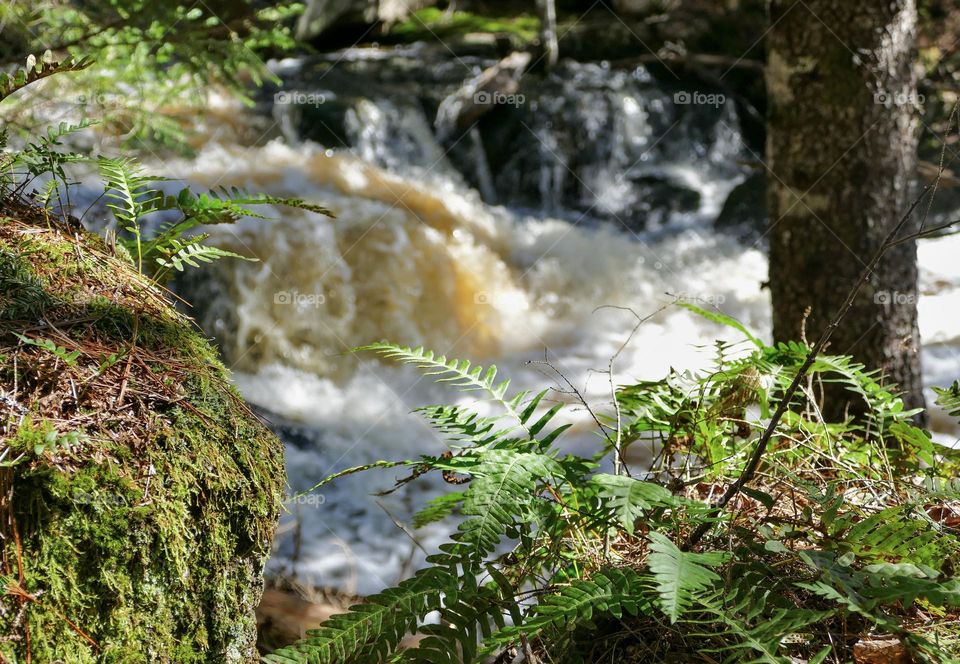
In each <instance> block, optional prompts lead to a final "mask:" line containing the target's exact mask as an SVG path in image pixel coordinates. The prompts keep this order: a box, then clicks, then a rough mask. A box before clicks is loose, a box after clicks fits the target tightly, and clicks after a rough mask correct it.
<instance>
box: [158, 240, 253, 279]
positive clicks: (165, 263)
mask: <svg viewBox="0 0 960 664" xmlns="http://www.w3.org/2000/svg"><path fill="white" fill-rule="evenodd" d="M206 237H207V236H205V235H204V236H200V237H199V239H198V238H197V237H194V238H191V239H190V240H189V241H188V242H181V241H180V240H171V241H170V244H169V246H167V247H164V248H163V249H162V253H164V254H167V255H166V256H158V257H157V258H156V259H155V260H156V261H157V264H158V265H160V266H161V267H165V268H173V269H175V270H177V271H178V272H183V266H184V265H189V266H191V267H200V265H199V263H197V261H203V262H204V263H212V262H213V261H215V260H219V259H221V258H240V259H242V260H245V261H256V259H255V258H250V257H248V256H241V255H240V254H235V253H233V252H232V251H226V250H225V249H220V248H218V247H212V246H208V245H204V244H201V242H202V240H204V239H206Z"/></svg>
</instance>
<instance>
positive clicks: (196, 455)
mask: <svg viewBox="0 0 960 664" xmlns="http://www.w3.org/2000/svg"><path fill="white" fill-rule="evenodd" d="M5 210H6V214H7V215H8V216H7V217H6V218H4V219H3V220H2V221H0V353H2V354H3V356H4V358H5V361H4V362H3V364H2V365H0V393H2V394H3V395H4V399H5V401H4V405H5V407H4V411H3V418H2V419H0V439H2V440H3V441H4V442H3V443H2V444H0V450H2V457H3V461H4V464H3V466H4V467H3V468H0V474H4V475H3V476H2V477H0V483H3V485H4V486H5V487H8V489H5V490H10V491H11V493H10V496H11V498H10V502H9V503H5V505H4V510H5V512H4V514H6V515H9V516H10V517H11V520H10V521H9V522H8V521H6V520H5V522H4V523H5V526H4V528H5V530H4V539H3V560H4V561H5V563H4V568H3V570H2V571H0V576H2V586H3V595H2V597H0V605H2V606H3V609H4V610H3V611H2V612H0V633H3V634H4V635H5V636H6V638H5V639H4V640H3V642H2V643H0V655H2V656H3V657H4V658H5V659H6V661H26V658H27V657H28V653H29V656H30V657H32V658H33V661H38V662H53V661H63V662H71V663H74V662H95V661H96V662H148V661H175V662H208V661H223V662H240V661H249V659H250V657H251V656H252V652H253V651H252V648H253V642H254V639H255V626H254V621H253V610H254V608H255V607H256V605H257V603H258V602H259V596H260V588H261V584H262V581H261V580H260V574H261V570H262V566H263V563H264V560H265V558H266V556H267V554H268V553H269V550H270V545H271V541H272V535H273V530H274V528H275V525H276V519H277V516H278V513H279V509H280V501H281V497H282V487H283V484H284V474H283V463H282V446H281V444H280V442H279V441H278V440H277V439H276V437H274V436H273V435H272V434H271V433H270V432H269V431H267V430H266V428H264V427H263V426H262V425H261V424H260V423H259V421H258V420H257V419H256V418H255V417H254V416H253V415H252V414H251V413H250V412H249V411H248V410H247V408H246V406H245V405H244V404H243V402H242V401H241V399H240V398H239V396H238V395H237V394H236V393H235V392H234V390H233V389H232V388H231V387H230V386H229V384H228V382H227V376H226V371H225V369H224V368H223V366H222V365H221V364H220V362H219V360H217V358H216V355H215V352H214V351H213V349H212V348H211V347H210V346H209V344H208V343H207V342H206V341H205V340H204V339H203V338H202V337H201V336H199V335H198V334H197V332H196V331H194V330H193V329H191V327H190V323H189V322H188V321H187V320H186V319H184V318H182V317H181V316H180V315H179V314H177V313H176V312H175V311H174V310H173V308H172V307H171V306H170V305H169V304H168V303H167V301H166V300H165V298H164V296H163V295H162V294H161V293H160V292H159V291H158V290H157V289H156V288H155V286H154V285H153V284H152V282H150V281H149V280H147V279H145V278H144V277H143V276H141V275H140V274H138V272H137V271H136V270H134V269H133V266H131V265H130V263H129V261H128V260H127V259H125V258H123V257H118V256H115V255H113V254H112V252H111V251H110V248H109V247H108V246H107V245H106V244H104V243H103V242H102V241H101V240H99V239H98V238H96V237H94V236H91V235H89V234H88V233H86V232H84V231H79V230H77V229H71V228H69V227H66V226H64V225H63V224H61V223H57V222H51V221H49V220H48V219H47V217H46V215H45V214H44V212H43V211H42V210H39V209H37V208H25V209H23V210H22V211H20V212H19V213H16V211H14V210H12V209H11V208H10V204H9V203H8V204H7V205H6V206H5ZM14 214H16V216H15V217H14V216H13V215H14ZM111 357H113V358H116V359H115V361H113V362H112V363H111V362H109V361H105V360H104V358H107V360H109V358H111ZM5 519H6V517H5ZM8 523H9V524H10V525H6V524H8ZM8 529H12V530H8Z"/></svg>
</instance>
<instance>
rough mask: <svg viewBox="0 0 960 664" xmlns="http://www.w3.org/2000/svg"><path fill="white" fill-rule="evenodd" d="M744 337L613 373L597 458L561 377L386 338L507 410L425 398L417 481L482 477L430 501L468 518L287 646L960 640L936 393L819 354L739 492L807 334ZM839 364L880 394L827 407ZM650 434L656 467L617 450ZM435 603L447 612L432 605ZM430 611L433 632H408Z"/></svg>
mask: <svg viewBox="0 0 960 664" xmlns="http://www.w3.org/2000/svg"><path fill="white" fill-rule="evenodd" d="M688 308H691V309H693V310H695V311H697V312H698V313H701V314H703V315H706V316H708V317H709V318H711V319H712V320H714V321H717V322H722V323H726V324H729V325H731V326H733V327H734V328H736V329H737V330H739V331H741V332H746V331H745V330H744V328H743V326H742V325H740V324H739V323H737V322H736V321H733V320H732V319H729V318H726V317H723V316H720V315H717V314H715V313H708V312H705V311H700V310H698V309H697V308H696V307H690V306H688ZM746 337H747V339H746V341H745V342H743V343H742V344H736V345H733V346H731V345H726V344H722V343H718V344H717V346H716V355H715V360H714V362H713V364H712V366H710V367H708V368H706V369H705V370H704V371H701V372H695V373H691V372H685V373H678V372H671V373H670V374H669V375H668V376H666V377H665V378H664V379H663V380H660V381H653V382H645V383H638V384H635V385H627V386H620V387H617V388H616V404H617V409H616V414H615V416H611V417H610V418H607V419H603V418H601V419H600V424H601V428H600V430H599V431H598V433H599V434H600V438H599V439H600V440H601V441H602V442H603V444H602V448H603V449H602V450H601V451H600V452H599V453H598V454H597V455H596V456H592V457H581V456H577V455H571V454H568V453H566V452H564V451H563V445H562V440H563V438H562V436H563V434H564V432H565V430H566V429H567V426H568V425H566V424H563V425H557V424H556V421H557V417H558V416H559V415H560V413H561V412H562V411H563V410H564V408H565V406H564V405H563V404H561V403H552V404H551V403H549V396H548V395H549V392H548V391H543V392H539V393H536V394H531V393H526V392H521V393H518V394H511V393H510V391H509V381H498V379H497V371H496V369H495V368H494V367H490V368H487V369H484V368H482V367H478V366H473V365H471V364H470V363H469V362H467V361H464V360H452V359H447V358H445V357H440V356H436V355H434V354H433V353H431V352H429V351H424V350H423V349H411V348H405V347H400V346H394V345H390V344H377V345H374V346H371V347H369V348H368V349H367V350H372V351H375V352H378V353H380V354H382V355H383V356H385V357H387V358H393V359H395V360H398V361H400V362H404V363H409V364H413V365H415V366H418V367H420V368H421V369H423V370H424V371H425V372H426V373H427V374H428V375H433V376H436V377H437V379H438V380H440V381H442V382H445V383H449V384H451V385H453V386H455V387H457V388H460V389H461V390H466V391H469V392H480V393H483V394H482V398H483V399H486V400H489V401H491V402H493V403H494V404H496V405H497V406H499V408H500V410H501V412H502V415H500V416H497V417H489V416H481V415H480V414H478V413H477V412H475V411H474V410H473V409H472V408H471V407H469V406H459V405H458V406H449V405H440V406H427V407H424V408H422V409H420V412H421V413H422V414H423V415H424V417H425V418H426V419H427V421H428V422H429V423H430V424H431V425H432V426H433V427H434V428H435V429H436V430H437V431H438V432H440V433H441V434H442V435H443V436H444V437H445V438H447V439H448V440H449V441H450V451H449V452H448V453H445V454H443V455H441V456H436V457H422V458H419V459H411V460H407V461H403V462H399V463H402V464H403V465H406V466H408V467H409V468H410V469H411V474H410V476H409V477H406V478H403V479H401V480H400V481H399V483H398V485H399V484H405V483H407V482H409V481H412V480H415V479H416V478H417V477H420V476H422V475H424V474H426V473H429V472H440V473H443V474H444V478H445V479H446V480H447V481H448V482H453V483H456V484H462V485H464V486H465V487H466V488H465V489H464V490H462V491H459V492H454V493H451V494H449V495H444V496H443V497H441V498H438V499H435V500H434V501H432V503H431V504H429V505H427V506H426V507H425V509H424V510H423V511H422V512H421V513H420V514H419V515H418V517H417V519H416V522H417V523H418V524H421V525H422V524H425V523H428V522H431V521H435V520H437V519H440V518H443V517H445V516H447V515H449V514H451V513H456V514H459V515H460V516H461V517H462V521H461V522H460V525H459V527H458V528H457V531H456V533H455V534H454V535H453V537H452V539H451V541H450V542H449V543H448V544H445V545H443V546H442V547H441V551H440V552H439V553H437V554H435V555H433V556H431V557H430V558H428V562H429V564H430V566H429V567H427V568H426V569H424V570H421V571H420V572H418V573H417V574H416V575H415V576H414V577H413V578H412V579H410V580H408V581H405V582H403V583H401V584H400V585H399V586H397V587H396V588H393V589H389V590H386V591H384V592H383V593H381V594H379V595H376V596H374V597H371V598H369V601H368V602H367V603H366V604H362V605H359V606H357V607H355V608H354V609H353V610H352V611H351V612H350V613H347V614H343V615H340V616H336V617H334V618H332V619H331V620H330V621H329V622H327V623H326V624H325V625H324V626H323V627H321V628H320V629H318V630H316V631H313V632H311V633H310V634H309V635H308V637H307V638H306V639H304V640H303V641H301V642H300V643H298V644H296V645H294V646H291V647H288V648H285V649H282V650H280V651H277V652H275V653H273V654H271V655H270V656H268V658H267V659H268V660H269V661H271V662H275V663H278V664H279V663H293V662H310V663H328V662H329V663H333V662H337V663H338V664H347V663H350V662H357V663H358V664H359V663H361V662H362V663H363V664H369V663H372V662H387V661H390V662H460V661H465V662H474V661H476V662H479V661H485V659H484V658H486V657H489V656H504V657H505V658H506V660H501V661H509V658H510V654H509V653H510V652H517V651H519V652H523V653H525V654H526V656H527V659H528V660H529V659H530V656H531V655H533V656H534V657H539V658H540V659H542V661H558V662H594V661H610V660H611V659H612V660H613V661H637V662H640V661H643V662H652V661H693V657H694V656H695V654H696V653H707V654H709V656H710V657H711V658H713V659H714V660H715V661H731V662H733V661H736V662H769V663H779V662H784V663H786V662H791V661H809V662H824V661H850V659H851V658H852V651H853V648H854V645H855V644H856V642H857V640H858V639H860V638H865V636H864V635H867V634H871V633H873V634H888V635H893V636H894V637H895V638H896V639H899V640H900V641H901V642H902V643H903V644H904V645H905V647H907V648H908V649H909V650H910V651H911V652H912V654H913V656H914V658H915V659H916V660H917V661H926V662H950V661H960V648H958V643H957V642H956V639H955V638H952V637H951V638H944V635H945V634H948V633H950V631H951V630H956V628H957V626H958V625H960V613H958V611H957V609H958V608H960V581H958V580H957V579H956V577H955V574H956V569H957V565H958V563H960V536H958V531H957V529H956V524H957V517H958V512H957V511H956V510H957V508H958V506H960V492H958V491H960V488H958V486H957V485H956V482H955V477H956V475H957V471H958V468H960V453H958V452H956V451H954V450H951V449H948V448H942V447H940V446H936V445H935V444H934V443H933V442H932V440H931V438H930V435H929V434H928V433H927V432H926V431H923V430H921V429H919V428H917V427H915V426H914V425H913V424H911V417H912V416H913V415H915V414H916V411H907V410H905V409H904V407H903V402H902V401H901V399H900V398H899V396H897V394H896V393H895V392H894V391H892V390H891V389H890V388H889V387H888V386H884V385H882V384H880V383H879V382H878V380H879V377H878V374H877V373H876V372H872V371H868V370H866V369H865V368H864V367H863V366H862V365H859V364H856V363H855V362H853V361H852V360H851V359H850V358H849V357H843V356H827V355H823V356H820V357H819V358H818V359H816V361H815V362H814V364H813V365H812V367H811V369H810V373H809V379H808V380H807V381H805V382H804V386H803V388H802V389H801V390H800V391H799V392H797V393H796V395H795V396H794V397H793V398H792V400H791V401H790V402H789V408H788V410H787V412H786V415H785V416H784V417H783V418H782V419H781V421H780V423H779V425H778V427H777V429H776V432H775V435H774V439H773V443H772V445H771V447H770V449H769V451H768V453H767V454H766V455H765V457H764V458H763V463H762V465H761V467H760V472H759V473H757V475H756V476H755V478H754V479H753V481H752V482H750V483H749V484H748V485H746V486H744V487H743V490H742V491H741V492H740V493H739V495H737V496H736V497H735V498H734V500H733V501H731V502H730V503H729V504H728V505H727V506H726V508H725V509H723V510H720V511H717V510H716V508H714V507H712V506H711V503H712V502H713V501H714V500H715V499H716V498H717V496H718V494H719V492H721V491H722V490H723V488H724V487H726V486H729V484H730V483H731V482H733V481H734V480H735V479H736V478H737V477H739V476H740V475H741V474H742V473H744V470H745V468H746V467H747V465H748V461H749V459H750V457H751V455H752V454H753V450H754V448H755V446H756V443H757V440H758V436H759V432H761V431H763V429H764V428H765V427H766V422H767V421H768V420H769V419H770V417H771V413H772V412H773V410H774V408H775V406H776V404H778V403H779V402H780V401H781V400H782V399H783V398H784V397H785V395H786V394H787V393H788V390H789V386H790V384H791V383H792V382H793V380H794V378H795V377H796V376H797V372H798V371H799V370H800V368H801V367H802V366H803V363H804V361H805V359H806V357H807V355H808V353H809V352H810V348H809V347H807V346H806V345H805V344H801V343H790V344H778V345H776V346H768V345H766V344H764V343H762V342H761V341H759V340H758V339H757V338H756V337H753V336H752V335H750V334H749V333H746ZM833 383H836V384H840V385H842V386H843V387H844V388H845V389H846V391H848V392H849V393H851V394H854V395H855V396H856V398H857V399H859V400H862V401H863V403H864V404H865V406H866V413H867V415H866V416H865V417H863V418H859V419H852V418H851V419H849V420H847V421H845V422H843V423H828V422H825V421H824V420H823V418H821V417H820V415H819V413H820V412H821V410H822V406H823V404H822V402H821V399H820V397H819V396H818V395H820V394H822V387H823V386H824V385H826V384H833ZM957 394H960V385H958V386H954V387H953V388H952V389H951V390H947V391H944V392H943V393H942V394H941V396H940V399H941V402H942V403H944V405H946V406H947V407H948V408H950V409H953V410H960V399H958V397H957ZM584 406H586V404H580V407H584ZM630 446H642V447H643V448H644V449H647V450H649V451H650V455H649V456H650V457H652V458H651V461H650V463H649V465H648V467H647V468H646V469H645V471H644V472H643V473H642V474H640V475H636V476H629V475H628V474H626V471H625V470H624V468H625V466H624V465H623V464H622V463H620V462H619V461H620V455H622V453H623V450H624V449H625V448H628V447H630ZM396 463H397V462H390V463H386V462H385V463H382V464H376V465H379V466H388V467H392V466H394V465H395V464H396ZM611 467H613V468H614V469H615V470H617V469H618V470H619V471H620V472H615V473H610V472H609V471H608V469H609V468H611ZM368 468H370V467H369V466H368V467H362V468H355V469H350V470H348V471H345V472H344V473H340V474H338V475H337V476H336V477H339V476H342V475H344V474H349V473H353V472H360V471H364V470H367V469H368ZM336 477H334V478H328V479H327V480H324V483H325V482H327V481H330V480H333V479H335V478H336ZM704 524H707V525H708V526H709V527H710V529H709V531H708V533H707V536H706V537H704V538H703V539H702V540H699V541H698V540H696V539H695V538H694V537H693V533H694V532H695V531H697V529H699V528H701V527H702V526H703V525H704ZM434 611H436V612H438V613H439V623H437V624H432V623H431V624H427V625H424V624H423V620H424V618H425V617H426V616H427V614H429V613H431V612H434ZM410 632H419V633H421V634H423V635H424V638H423V640H422V641H421V642H420V644H419V646H418V647H416V648H414V649H410V650H399V649H398V644H399V643H400V640H401V638H402V637H403V636H404V635H405V634H407V633H410ZM624 653H634V655H632V657H633V659H627V656H626V655H624Z"/></svg>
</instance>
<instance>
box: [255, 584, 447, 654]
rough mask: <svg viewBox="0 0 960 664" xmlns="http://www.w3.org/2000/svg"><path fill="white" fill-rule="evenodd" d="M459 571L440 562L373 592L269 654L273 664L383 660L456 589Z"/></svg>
mask: <svg viewBox="0 0 960 664" xmlns="http://www.w3.org/2000/svg"><path fill="white" fill-rule="evenodd" d="M456 587H457V579H456V576H454V575H451V574H450V572H448V571H447V570H443V569H441V568H437V567H431V568H427V569H425V570H421V571H420V572H418V573H417V574H416V575H415V576H414V577H412V578H410V579H407V580H406V581H403V582H401V583H400V584H399V585H398V586H397V587H395V588H390V589H388V590H385V591H383V592H382V593H378V594H376V595H373V596H371V597H369V598H368V599H367V602H366V603H365V604H358V605H356V606H353V607H351V609H350V612H349V613H344V614H340V615H336V616H333V617H332V618H330V619H329V620H327V621H326V622H325V623H324V624H323V625H322V626H321V627H319V628H318V629H314V630H310V631H308V632H307V637H306V638H304V639H302V640H301V641H299V642H297V643H296V644H294V645H292V646H288V647H286V648H281V649H280V650H277V651H276V652H274V653H271V654H269V655H267V656H266V657H265V658H264V659H265V660H266V661H267V662H273V663H274V664H375V663H377V662H384V661H386V660H387V658H388V657H389V656H390V654H391V653H393V652H394V651H395V650H396V649H397V647H398V646H399V644H400V642H401V640H402V639H403V637H404V636H405V635H406V634H408V633H413V632H414V631H415V630H416V629H417V628H418V626H419V624H420V621H421V620H423V618H424V616H426V615H427V614H428V613H430V612H431V611H434V610H436V609H438V608H440V607H441V606H442V604H443V601H442V598H443V595H444V593H445V592H448V591H451V590H455V589H456Z"/></svg>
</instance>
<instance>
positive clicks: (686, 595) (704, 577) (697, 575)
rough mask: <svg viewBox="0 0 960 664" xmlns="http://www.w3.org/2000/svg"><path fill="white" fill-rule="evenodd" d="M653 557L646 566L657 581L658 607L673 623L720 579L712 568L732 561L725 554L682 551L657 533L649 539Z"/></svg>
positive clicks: (651, 556) (650, 557)
mask: <svg viewBox="0 0 960 664" xmlns="http://www.w3.org/2000/svg"><path fill="white" fill-rule="evenodd" d="M648 537H649V539H650V556H649V558H648V560H647V565H648V566H649V567H650V571H651V572H652V573H653V578H654V580H655V581H656V590H657V594H658V595H659V602H658V606H659V607H660V609H661V610H662V611H663V612H664V614H666V616H667V617H668V618H670V622H671V623H675V622H677V619H678V618H679V617H680V616H681V615H682V614H683V613H684V612H685V611H687V610H688V609H689V608H690V606H691V605H692V604H693V602H694V595H695V593H697V592H700V591H704V590H706V589H707V588H709V587H711V586H713V585H714V584H716V583H717V582H718V581H720V577H719V576H718V575H717V573H716V572H714V571H713V570H712V569H710V568H711V567H718V566H720V565H722V564H723V563H725V562H726V561H727V560H729V558H730V554H728V553H726V552H719V551H718V552H709V553H694V552H692V551H681V550H680V549H679V548H678V547H677V545H676V544H674V543H673V542H672V541H670V538H668V537H667V536H665V535H663V534H661V533H658V532H656V531H653V532H651V533H650V534H649V535H648Z"/></svg>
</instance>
